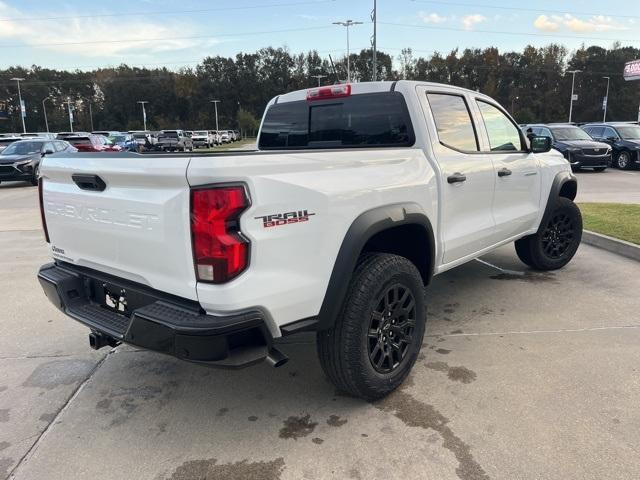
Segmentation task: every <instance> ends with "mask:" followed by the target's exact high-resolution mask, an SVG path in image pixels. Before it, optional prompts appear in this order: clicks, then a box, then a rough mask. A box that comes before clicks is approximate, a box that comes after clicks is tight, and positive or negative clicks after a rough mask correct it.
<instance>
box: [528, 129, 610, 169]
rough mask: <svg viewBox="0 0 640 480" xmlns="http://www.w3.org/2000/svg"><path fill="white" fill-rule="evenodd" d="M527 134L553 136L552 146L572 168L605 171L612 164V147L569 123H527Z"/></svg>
mask: <svg viewBox="0 0 640 480" xmlns="http://www.w3.org/2000/svg"><path fill="white" fill-rule="evenodd" d="M523 131H524V132H525V134H526V135H527V136H529V135H537V136H540V137H549V138H551V142H552V146H553V148H555V149H556V150H558V151H559V152H560V153H562V155H563V156H564V158H566V159H567V161H568V162H569V163H570V164H571V168H572V169H574V170H579V169H581V168H593V169H594V170H595V171H596V172H602V171H604V170H605V169H606V168H607V167H608V166H609V165H610V164H611V147H610V146H609V145H607V144H606V143H603V142H597V141H595V140H594V139H593V138H592V137H591V136H590V135H589V134H588V133H587V132H585V131H584V130H582V129H581V128H578V127H576V126H574V125H569V124H545V125H543V124H539V125H525V126H524V127H523Z"/></svg>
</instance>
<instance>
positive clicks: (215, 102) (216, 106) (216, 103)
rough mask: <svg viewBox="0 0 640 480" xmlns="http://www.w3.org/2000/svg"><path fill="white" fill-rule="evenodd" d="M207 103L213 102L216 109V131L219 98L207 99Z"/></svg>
mask: <svg viewBox="0 0 640 480" xmlns="http://www.w3.org/2000/svg"><path fill="white" fill-rule="evenodd" d="M209 103H213V106H214V108H215V109H216V132H218V104H219V103H220V100H209Z"/></svg>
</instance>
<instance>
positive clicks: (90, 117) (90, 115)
mask: <svg viewBox="0 0 640 480" xmlns="http://www.w3.org/2000/svg"><path fill="white" fill-rule="evenodd" d="M89 119H90V120H91V131H92V132H93V110H92V108H91V102H89ZM145 130H146V128H145Z"/></svg>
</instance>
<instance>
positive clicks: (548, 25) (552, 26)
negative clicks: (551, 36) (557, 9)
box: [533, 15, 560, 32]
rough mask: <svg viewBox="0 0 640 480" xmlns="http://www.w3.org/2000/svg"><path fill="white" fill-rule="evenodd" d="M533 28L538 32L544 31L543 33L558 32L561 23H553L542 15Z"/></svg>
mask: <svg viewBox="0 0 640 480" xmlns="http://www.w3.org/2000/svg"><path fill="white" fill-rule="evenodd" d="M533 26H534V27H536V28H537V29H538V30H542V31H543V32H557V31H558V30H560V23H558V22H555V21H553V20H552V19H551V18H549V17H547V16H546V15H540V16H539V17H538V18H536V20H535V21H534V22H533Z"/></svg>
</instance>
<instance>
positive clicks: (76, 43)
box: [0, 25, 332, 48]
mask: <svg viewBox="0 0 640 480" xmlns="http://www.w3.org/2000/svg"><path fill="white" fill-rule="evenodd" d="M329 28H332V27H331V25H327V26H319V27H305V28H286V29H283V30H263V31H256V32H236V33H218V34H216V35H192V36H187V37H156V38H129V39H120V40H93V41H88V42H58V43H31V44H26V45H22V44H15V45H0V48H34V47H60V46H67V45H98V44H100V45H102V44H107V43H109V44H111V43H131V42H143V43H144V42H161V41H163V40H199V39H203V38H219V37H242V36H245V35H268V34H272V33H290V32H304V31H309V30H327V29H329Z"/></svg>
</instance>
